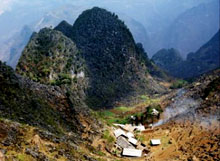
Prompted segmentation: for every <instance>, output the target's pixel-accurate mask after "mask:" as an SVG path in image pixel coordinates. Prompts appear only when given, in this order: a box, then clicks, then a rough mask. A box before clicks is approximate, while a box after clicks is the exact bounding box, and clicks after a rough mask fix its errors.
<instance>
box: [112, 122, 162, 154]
mask: <svg viewBox="0 0 220 161" xmlns="http://www.w3.org/2000/svg"><path fill="white" fill-rule="evenodd" d="M114 126H115V127H117V128H114V135H115V137H116V144H115V146H116V148H117V149H119V150H121V151H122V156H127V157H142V156H143V155H146V154H147V153H148V152H149V150H148V148H147V146H146V145H144V144H143V143H141V142H140V141H138V140H137V139H136V138H135V135H134V131H140V132H142V131H144V130H145V127H144V126H143V125H138V126H133V125H131V124H126V125H123V124H114ZM150 143H151V145H152V146H155V145H160V144H161V142H160V140H159V139H152V140H151V141H150Z"/></svg>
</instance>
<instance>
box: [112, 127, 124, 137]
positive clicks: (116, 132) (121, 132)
mask: <svg viewBox="0 0 220 161" xmlns="http://www.w3.org/2000/svg"><path fill="white" fill-rule="evenodd" d="M114 134H115V137H116V138H117V137H119V136H121V135H123V136H126V134H125V132H124V131H123V130H121V129H117V130H115V131H114Z"/></svg>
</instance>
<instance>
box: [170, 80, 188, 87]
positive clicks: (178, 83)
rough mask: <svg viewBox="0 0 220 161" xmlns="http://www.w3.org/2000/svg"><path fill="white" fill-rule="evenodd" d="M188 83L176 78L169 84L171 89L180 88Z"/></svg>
mask: <svg viewBox="0 0 220 161" xmlns="http://www.w3.org/2000/svg"><path fill="white" fill-rule="evenodd" d="M187 84H188V82H187V81H185V80H177V81H175V82H174V83H173V84H172V85H171V87H170V88H171V89H177V88H182V87H184V86H186V85H187Z"/></svg>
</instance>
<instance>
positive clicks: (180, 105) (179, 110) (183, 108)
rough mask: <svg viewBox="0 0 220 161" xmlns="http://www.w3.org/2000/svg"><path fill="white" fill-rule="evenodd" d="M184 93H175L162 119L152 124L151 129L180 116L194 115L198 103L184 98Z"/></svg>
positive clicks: (181, 91)
mask: <svg viewBox="0 0 220 161" xmlns="http://www.w3.org/2000/svg"><path fill="white" fill-rule="evenodd" d="M185 93H186V91H185V90H184V89H180V90H178V92H177V96H176V97H175V98H174V102H173V103H172V104H171V105H169V106H168V107H167V108H166V109H165V111H164V112H163V118H164V119H161V120H159V121H158V122H157V123H155V124H153V127H156V126H160V125H162V124H164V123H166V122H168V121H169V120H172V119H174V118H175V117H176V116H178V115H182V114H185V113H188V112H191V113H194V111H195V109H196V108H197V107H198V106H199V104H200V103H199V101H197V100H194V99H192V98H187V97H185V96H184V94H185Z"/></svg>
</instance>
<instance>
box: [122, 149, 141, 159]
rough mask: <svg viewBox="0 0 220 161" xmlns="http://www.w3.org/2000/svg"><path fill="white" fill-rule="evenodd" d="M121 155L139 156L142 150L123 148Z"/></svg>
mask: <svg viewBox="0 0 220 161" xmlns="http://www.w3.org/2000/svg"><path fill="white" fill-rule="evenodd" d="M122 155H123V156H128V157H141V156H142V150H137V149H128V148H124V149H123V152H122Z"/></svg>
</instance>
